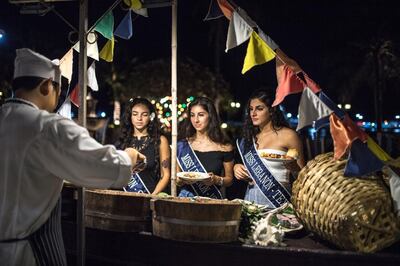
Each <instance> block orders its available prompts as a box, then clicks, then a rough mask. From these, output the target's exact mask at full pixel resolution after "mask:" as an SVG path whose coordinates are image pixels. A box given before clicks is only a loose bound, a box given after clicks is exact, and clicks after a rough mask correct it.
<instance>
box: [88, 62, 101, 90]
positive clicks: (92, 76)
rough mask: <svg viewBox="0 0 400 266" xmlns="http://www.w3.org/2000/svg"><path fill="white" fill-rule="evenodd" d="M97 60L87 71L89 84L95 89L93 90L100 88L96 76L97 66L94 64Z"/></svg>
mask: <svg viewBox="0 0 400 266" xmlns="http://www.w3.org/2000/svg"><path fill="white" fill-rule="evenodd" d="M94 62H95V61H93V63H92V64H91V65H90V67H89V68H88V71H87V75H88V86H89V87H90V88H91V89H92V90H93V91H98V90H99V85H98V83H97V78H96V67H95V64H94Z"/></svg>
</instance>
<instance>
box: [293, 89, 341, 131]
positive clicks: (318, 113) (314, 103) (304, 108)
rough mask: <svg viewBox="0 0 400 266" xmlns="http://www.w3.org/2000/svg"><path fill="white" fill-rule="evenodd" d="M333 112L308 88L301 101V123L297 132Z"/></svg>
mask: <svg viewBox="0 0 400 266" xmlns="http://www.w3.org/2000/svg"><path fill="white" fill-rule="evenodd" d="M332 112H333V111H332V110H331V109H330V108H329V107H328V106H327V105H326V104H325V103H323V102H322V101H321V100H320V98H318V96H317V95H315V93H313V92H312V91H311V89H309V88H308V87H306V88H305V89H304V91H303V94H302V95H301V99H300V104H299V123H298V124H297V129H296V130H297V131H299V130H300V129H302V128H303V127H305V126H308V125H311V124H312V123H313V122H314V121H317V120H318V119H321V118H322V117H327V116H329V115H330V114H331V113H332Z"/></svg>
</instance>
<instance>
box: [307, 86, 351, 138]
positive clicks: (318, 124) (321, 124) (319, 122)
mask: <svg viewBox="0 0 400 266" xmlns="http://www.w3.org/2000/svg"><path fill="white" fill-rule="evenodd" d="M318 97H319V98H320V99H321V101H322V102H323V103H325V104H326V105H327V106H328V107H329V109H331V110H332V111H333V112H334V113H335V114H336V115H337V116H338V117H339V118H340V119H343V118H344V115H345V114H346V113H345V112H344V111H343V110H341V109H339V108H338V107H337V105H336V104H335V103H334V102H333V101H332V100H331V99H330V98H329V97H328V96H327V95H326V94H325V93H324V92H323V91H321V92H320V93H319V96H318ZM327 125H329V117H324V118H321V119H318V120H317V121H315V123H314V128H315V129H317V130H319V129H320V128H322V127H325V126H327Z"/></svg>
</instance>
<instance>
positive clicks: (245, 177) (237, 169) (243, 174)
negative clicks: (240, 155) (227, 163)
mask: <svg viewBox="0 0 400 266" xmlns="http://www.w3.org/2000/svg"><path fill="white" fill-rule="evenodd" d="M233 172H234V174H235V177H236V179H238V180H242V181H246V182H249V183H250V184H252V183H253V179H251V178H250V175H249V172H247V169H246V167H244V165H243V164H235V166H234V167H233Z"/></svg>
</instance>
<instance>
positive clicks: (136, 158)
mask: <svg viewBox="0 0 400 266" xmlns="http://www.w3.org/2000/svg"><path fill="white" fill-rule="evenodd" d="M124 151H125V152H126V153H127V154H128V155H129V157H130V158H131V162H132V171H134V172H140V171H142V170H143V169H144V168H145V167H146V156H144V155H143V154H141V153H140V152H138V151H137V150H136V149H134V148H126V149H125V150H124Z"/></svg>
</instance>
